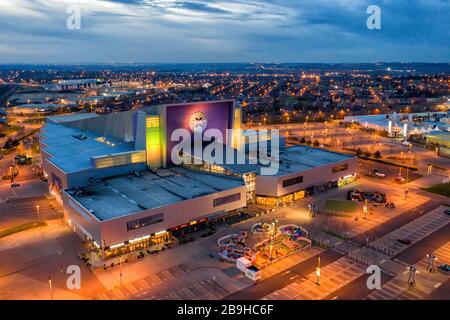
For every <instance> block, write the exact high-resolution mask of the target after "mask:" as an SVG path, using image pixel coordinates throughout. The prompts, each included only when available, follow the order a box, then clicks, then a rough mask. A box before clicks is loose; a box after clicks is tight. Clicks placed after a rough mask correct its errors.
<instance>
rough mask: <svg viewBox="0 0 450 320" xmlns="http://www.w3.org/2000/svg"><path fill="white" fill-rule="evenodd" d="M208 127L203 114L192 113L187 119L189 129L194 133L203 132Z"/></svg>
mask: <svg viewBox="0 0 450 320" xmlns="http://www.w3.org/2000/svg"><path fill="white" fill-rule="evenodd" d="M207 125H208V119H206V115H205V114H204V113H203V112H194V113H193V114H192V115H191V116H190V117H189V127H190V128H191V130H192V131H194V132H203V130H205V129H206V126H207Z"/></svg>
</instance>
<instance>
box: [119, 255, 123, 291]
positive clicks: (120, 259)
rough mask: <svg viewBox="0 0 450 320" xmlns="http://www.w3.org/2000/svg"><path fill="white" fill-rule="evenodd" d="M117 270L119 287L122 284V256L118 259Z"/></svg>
mask: <svg viewBox="0 0 450 320" xmlns="http://www.w3.org/2000/svg"><path fill="white" fill-rule="evenodd" d="M119 268H120V285H122V284H123V281H122V255H121V256H120V257H119Z"/></svg>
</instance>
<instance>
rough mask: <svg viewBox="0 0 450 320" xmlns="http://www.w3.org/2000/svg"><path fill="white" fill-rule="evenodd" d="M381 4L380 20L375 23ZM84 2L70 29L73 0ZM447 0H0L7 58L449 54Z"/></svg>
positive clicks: (441, 57)
mask: <svg viewBox="0 0 450 320" xmlns="http://www.w3.org/2000/svg"><path fill="white" fill-rule="evenodd" d="M369 4H377V5H379V6H380V7H381V10H382V11H381V12H382V29H381V30H368V29H367V28H366V19H367V17H368V15H367V13H366V8H367V6H368V5H369ZM70 5H78V6H79V7H80V9H81V13H82V16H81V18H82V19H81V30H68V29H67V28H66V19H67V17H68V14H67V12H66V10H67V7H68V6H70ZM449 9H450V4H449V2H448V1H446V0H427V1H425V0H410V1H407V2H405V1H401V0H384V1H376V0H130V1H125V0H1V1H0V29H1V30H2V32H1V33H0V61H3V62H14V63H20V62H53V63H71V62H113V61H116V62H131V61H134V62H213V61H214V62H216V61H218V62H220V61H280V62H281V61H311V62H320V61H323V62H341V61H382V60H404V61H406V60H410V61H412V60H421V61H448V52H449V49H450V41H449V40H450V36H449V31H448V30H450V26H449V22H448V19H447V13H448V12H449Z"/></svg>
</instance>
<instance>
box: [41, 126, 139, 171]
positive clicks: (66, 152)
mask: <svg viewBox="0 0 450 320" xmlns="http://www.w3.org/2000/svg"><path fill="white" fill-rule="evenodd" d="M40 137H41V141H42V143H43V144H44V145H45V147H44V148H43V150H44V151H46V152H47V153H49V154H50V155H51V157H50V158H49V159H48V161H50V162H51V163H53V164H55V165H56V166H58V167H59V168H61V169H62V170H64V172H66V173H74V172H79V171H82V170H86V169H90V168H92V164H91V157H95V156H102V155H111V154H117V153H122V152H130V151H135V149H134V143H132V142H125V141H123V140H120V139H117V138H114V137H106V140H105V142H101V141H99V140H96V139H99V138H102V137H101V136H100V135H99V134H97V133H95V132H92V131H83V130H78V129H75V128H70V127H66V126H64V125H57V124H54V123H47V124H46V125H45V127H44V128H43V130H42V131H41V133H40Z"/></svg>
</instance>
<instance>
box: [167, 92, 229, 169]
mask: <svg viewBox="0 0 450 320" xmlns="http://www.w3.org/2000/svg"><path fill="white" fill-rule="evenodd" d="M232 123H233V101H212V102H201V103H189V104H176V105H168V106H167V108H166V137H167V141H166V146H167V162H168V163H170V154H171V151H172V148H173V147H174V146H175V145H176V144H177V142H172V141H170V137H171V135H172V132H173V131H174V130H176V129H179V128H184V129H188V130H189V131H190V132H191V134H194V130H199V131H203V132H204V131H205V130H208V129H218V130H220V132H222V135H223V136H224V139H226V130H227V129H232ZM225 142H226V141H225Z"/></svg>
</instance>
